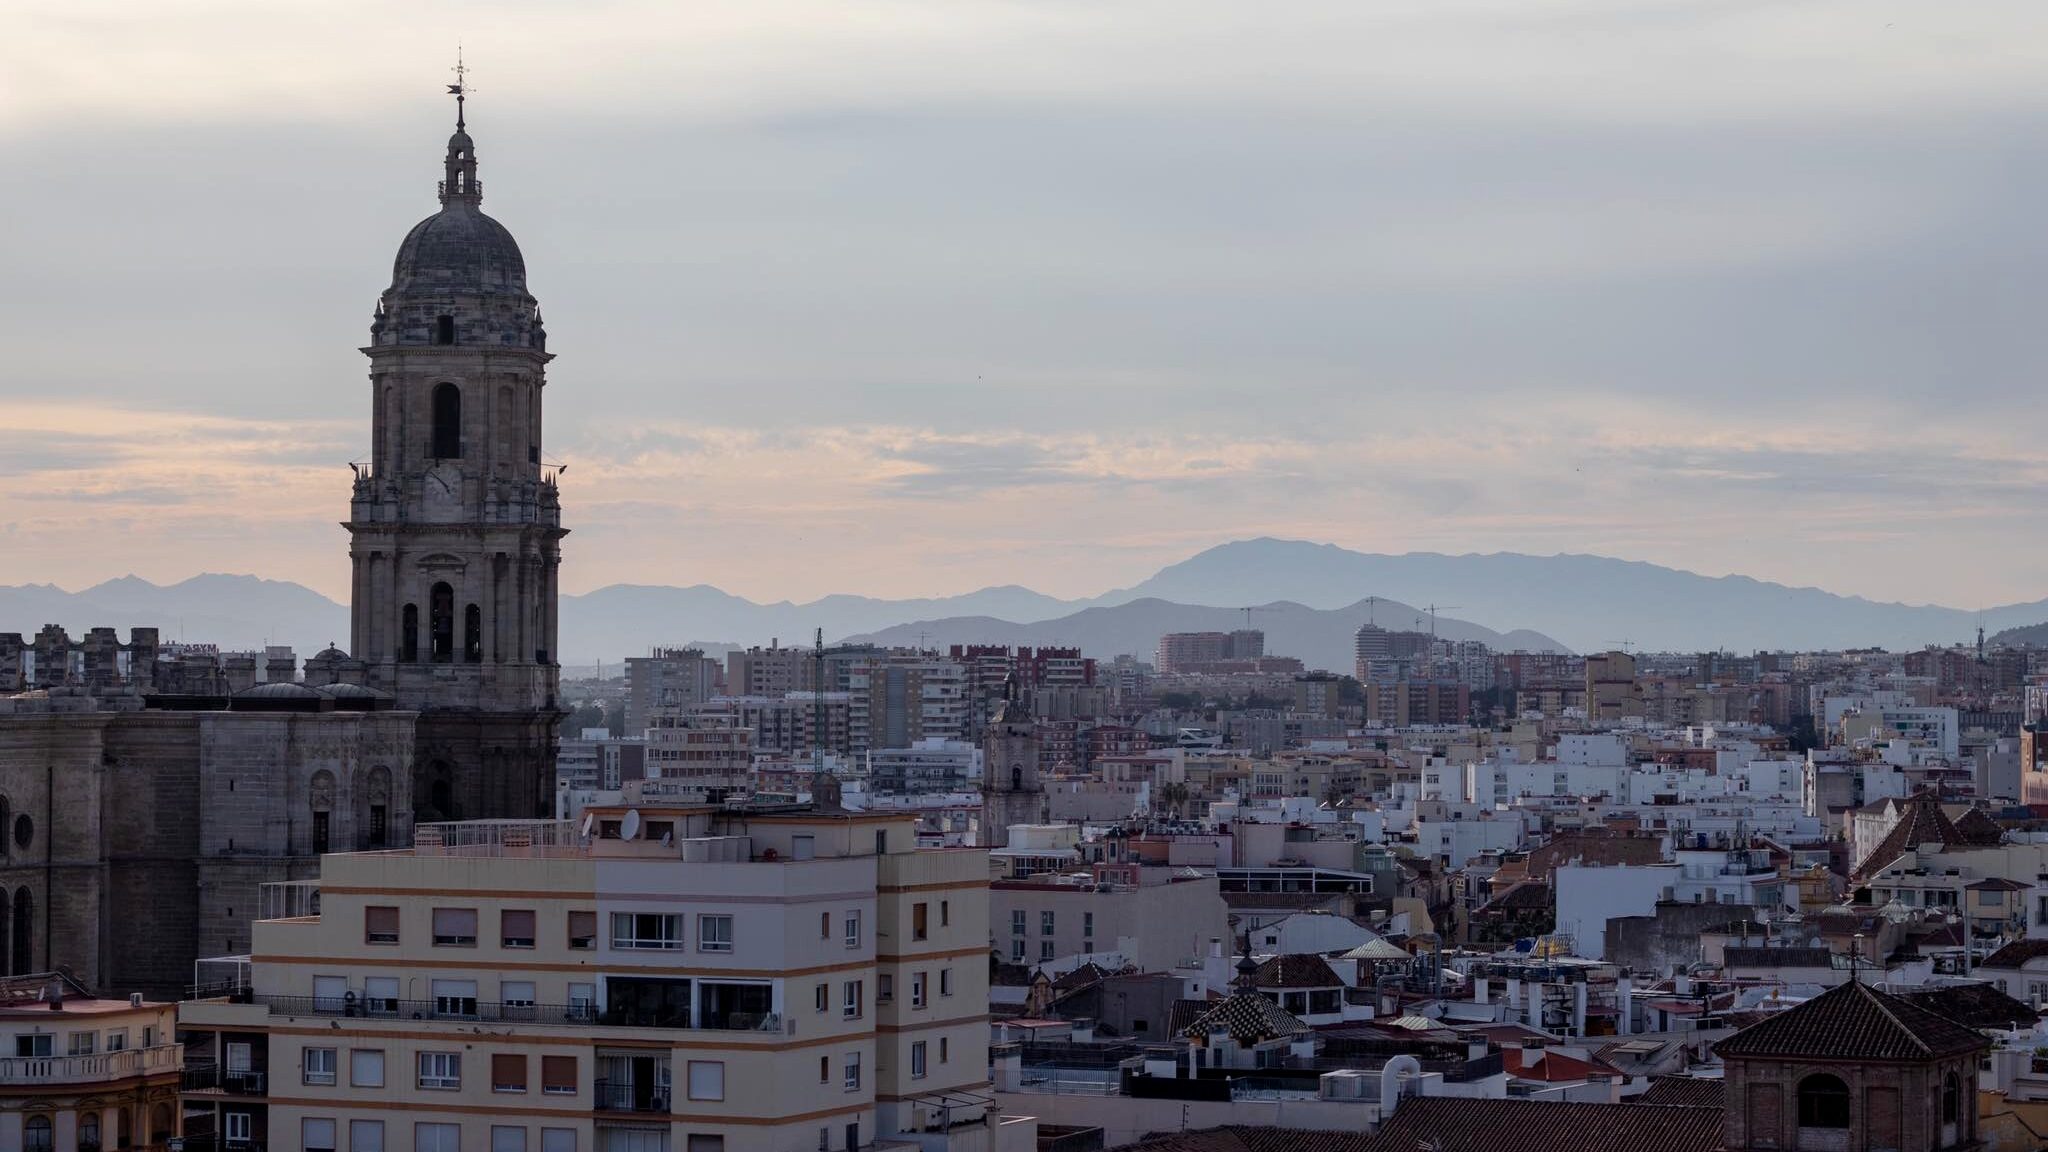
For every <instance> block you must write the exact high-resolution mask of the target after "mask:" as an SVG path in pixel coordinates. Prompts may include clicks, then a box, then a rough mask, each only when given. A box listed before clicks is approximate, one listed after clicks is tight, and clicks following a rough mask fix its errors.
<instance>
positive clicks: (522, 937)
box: [498, 908, 534, 948]
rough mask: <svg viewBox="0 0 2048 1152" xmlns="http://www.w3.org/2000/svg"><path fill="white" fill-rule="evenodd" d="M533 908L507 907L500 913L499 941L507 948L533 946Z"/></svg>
mask: <svg viewBox="0 0 2048 1152" xmlns="http://www.w3.org/2000/svg"><path fill="white" fill-rule="evenodd" d="M533 940H534V935H533V909H531V908H523V909H521V908H507V909H505V910H504V911H502V912H500V913H498V943H499V944H501V945H503V946H504V947H507V948H531V947H533Z"/></svg>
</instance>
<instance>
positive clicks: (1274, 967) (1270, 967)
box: [1252, 952, 1344, 988]
mask: <svg viewBox="0 0 2048 1152" xmlns="http://www.w3.org/2000/svg"><path fill="white" fill-rule="evenodd" d="M1343 986H1344V981H1343V979H1342V978H1341V977H1339V976H1338V975H1337V973H1336V972H1335V971H1333V970H1332V969H1331V968H1330V964H1329V961H1327V960H1324V959H1323V958H1322V957H1321V956H1312V955H1309V954H1307V953H1303V952H1291V953H1288V954H1287V955H1284V956H1274V957H1272V958H1271V959H1268V960H1267V961H1266V962H1265V963H1264V964H1261V965H1259V970H1258V971H1257V972H1254V973H1252V987H1254V988H1341V987H1343Z"/></svg>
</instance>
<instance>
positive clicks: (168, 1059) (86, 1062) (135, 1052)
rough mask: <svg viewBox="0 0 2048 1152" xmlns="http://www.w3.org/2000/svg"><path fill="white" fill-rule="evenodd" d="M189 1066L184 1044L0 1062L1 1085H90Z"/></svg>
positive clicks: (12, 1057)
mask: <svg viewBox="0 0 2048 1152" xmlns="http://www.w3.org/2000/svg"><path fill="white" fill-rule="evenodd" d="M184 1062H185V1046H184V1045H183V1044H158V1045H156V1046H154V1047H150V1048H124V1049H122V1050H120V1051H118V1052H101V1053H98V1054H96V1055H92V1056H10V1057H8V1058H6V1059H0V1084H6V1085H14V1084H86V1083H93V1082H97V1081H104V1080H125V1079H127V1078H128V1077H130V1076H148V1075H150V1074H152V1073H157V1072H176V1071H177V1070H178V1069H179V1068H180V1067H181V1066H182V1065H183V1064H184Z"/></svg>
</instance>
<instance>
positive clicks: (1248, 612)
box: [1238, 607, 1272, 632]
mask: <svg viewBox="0 0 2048 1152" xmlns="http://www.w3.org/2000/svg"><path fill="white" fill-rule="evenodd" d="M1238 611H1240V612H1243V613H1244V630H1245V631H1247V632H1249V631H1251V630H1252V613H1254V612H1271V611H1272V609H1271V608H1251V607H1245V608H1240V609H1238Z"/></svg>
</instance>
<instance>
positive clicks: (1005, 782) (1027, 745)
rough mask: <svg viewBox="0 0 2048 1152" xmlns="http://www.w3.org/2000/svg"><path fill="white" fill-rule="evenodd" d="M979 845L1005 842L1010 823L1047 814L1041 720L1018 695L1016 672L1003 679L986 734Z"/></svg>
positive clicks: (1041, 819) (998, 845)
mask: <svg viewBox="0 0 2048 1152" xmlns="http://www.w3.org/2000/svg"><path fill="white" fill-rule="evenodd" d="M981 750H982V757H981V760H982V763H981V835H980V837H979V846H980V847H983V848H1005V847H1008V846H1009V843H1010V825H1012V824H1043V823H1045V822H1046V820H1047V804H1046V796H1045V785H1043V784H1041V783H1040V782H1039V779H1038V756H1039V738H1038V722H1037V720H1036V719H1035V718H1034V717H1033V716H1032V715H1031V709H1030V708H1028V707H1027V706H1026V705H1025V702H1024V701H1022V700H1020V699H1018V696H1017V684H1016V680H1015V679H1014V678H1012V679H1009V680H1005V681H1004V682H1003V702H1002V703H1001V704H1000V705H998V706H997V708H996V714H995V716H994V717H993V718H992V719H991V720H990V721H989V725H988V731H987V732H986V733H985V734H984V735H983V736H982V740H981Z"/></svg>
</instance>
